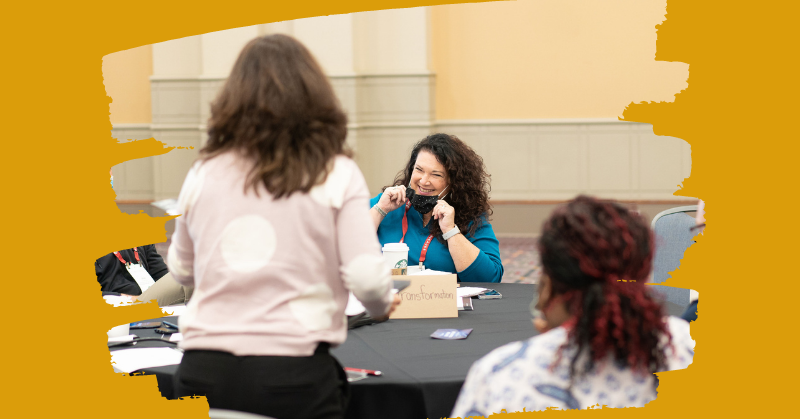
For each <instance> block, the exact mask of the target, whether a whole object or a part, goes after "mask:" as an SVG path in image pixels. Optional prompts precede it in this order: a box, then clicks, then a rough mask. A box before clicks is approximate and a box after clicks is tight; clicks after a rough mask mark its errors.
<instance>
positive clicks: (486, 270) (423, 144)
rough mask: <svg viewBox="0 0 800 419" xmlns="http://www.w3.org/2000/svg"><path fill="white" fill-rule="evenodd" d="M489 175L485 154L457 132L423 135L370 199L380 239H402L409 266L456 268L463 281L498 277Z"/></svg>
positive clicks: (481, 280)
mask: <svg viewBox="0 0 800 419" xmlns="http://www.w3.org/2000/svg"><path fill="white" fill-rule="evenodd" d="M489 177H490V176H489V174H488V173H486V168H485V167H484V165H483V159H482V158H481V157H480V156H479V155H478V154H477V153H475V151H474V150H472V148H470V147H469V146H468V145H466V144H464V142H463V141H461V140H460V139H458V137H456V136H454V135H448V134H433V135H430V136H428V137H426V138H425V139H423V140H422V141H420V142H418V143H417V144H416V145H415V146H414V148H413V150H412V151H411V157H410V158H409V160H408V164H406V167H405V168H404V169H403V170H402V171H400V172H399V173H398V174H397V176H396V177H395V180H394V183H393V186H390V187H386V188H384V191H383V193H382V194H380V195H378V196H376V197H374V198H372V200H371V201H370V205H372V209H371V210H370V214H371V215H372V220H373V222H374V223H375V227H376V228H377V230H378V240H379V241H380V242H381V244H385V243H398V242H402V243H406V244H407V245H408V248H409V251H408V265H409V266H416V265H423V264H424V267H425V268H426V269H433V270H437V271H444V272H455V273H457V274H458V280H459V281H462V282H500V279H502V277H503V265H502V263H501V261H500V249H499V243H498V241H497V237H496V236H495V234H494V231H493V230H492V225H491V224H489V217H490V216H491V214H492V208H491V206H490V204H489V191H490V189H491V187H490V185H489ZM434 238H435V239H436V240H434Z"/></svg>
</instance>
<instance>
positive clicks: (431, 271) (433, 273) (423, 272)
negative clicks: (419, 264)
mask: <svg viewBox="0 0 800 419" xmlns="http://www.w3.org/2000/svg"><path fill="white" fill-rule="evenodd" d="M452 274H453V273H452V272H442V271H434V270H433V269H425V270H424V271H416V272H414V273H411V272H409V273H408V275H452Z"/></svg>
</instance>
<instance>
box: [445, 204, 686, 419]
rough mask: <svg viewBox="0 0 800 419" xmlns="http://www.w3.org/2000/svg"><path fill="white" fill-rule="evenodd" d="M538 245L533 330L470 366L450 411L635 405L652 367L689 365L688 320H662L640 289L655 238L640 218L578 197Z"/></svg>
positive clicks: (652, 392)
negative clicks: (539, 276) (539, 269)
mask: <svg viewBox="0 0 800 419" xmlns="http://www.w3.org/2000/svg"><path fill="white" fill-rule="evenodd" d="M539 251H540V253H541V257H542V266H543V268H544V275H543V276H542V279H541V281H540V282H539V292H538V299H537V300H536V301H535V306H534V304H531V305H532V306H534V307H535V308H533V307H532V310H533V311H535V312H536V313H535V315H536V316H537V318H536V319H535V320H534V325H535V326H536V328H537V329H538V330H539V332H540V334H539V335H538V336H535V337H533V338H531V339H528V340H526V341H522V342H515V343H511V344H508V345H505V346H502V347H500V348H498V349H495V350H494V351H492V352H490V353H489V354H488V355H486V356H485V357H483V358H482V359H481V360H479V361H478V362H476V363H475V364H474V365H473V366H472V368H471V369H470V372H469V375H468V377H467V380H466V382H465V383H464V386H463V388H462V390H461V394H460V395H459V398H458V401H457V402H456V406H455V409H454V411H453V414H452V415H451V417H462V418H466V417H470V416H484V417H488V416H489V415H490V414H492V413H493V412H499V411H500V410H502V409H506V410H507V411H509V412H514V411H522V410H523V409H525V410H527V411H531V410H545V409H547V408H548V407H558V408H562V409H585V408H588V407H591V406H596V405H598V404H599V405H600V406H610V407H641V406H644V405H645V404H646V403H648V402H650V401H652V400H654V399H655V397H656V386H657V385H658V380H657V378H656V377H655V376H654V375H653V373H655V372H659V371H666V370H675V369H682V368H686V367H687V366H688V365H689V364H690V363H691V362H692V357H693V355H694V352H693V351H694V341H693V340H692V338H691V336H690V335H689V324H688V323H686V322H685V321H683V320H681V319H679V318H677V317H669V318H665V317H663V313H662V308H661V306H660V305H659V304H658V303H657V302H656V301H654V300H653V299H652V298H651V297H650V295H649V293H648V291H647V289H646V285H645V281H646V280H647V277H648V275H649V273H650V269H651V263H652V260H653V239H652V234H651V232H650V229H649V227H648V225H647V223H646V222H645V221H644V220H643V219H642V218H641V217H640V216H639V215H637V214H634V213H632V212H630V211H628V210H627V209H626V208H624V207H622V206H621V205H618V204H615V203H612V202H608V201H600V200H597V199H594V198H589V197H585V196H581V197H578V198H576V199H574V200H573V201H571V202H569V203H568V204H566V205H565V206H562V207H560V208H558V209H557V210H556V211H555V212H554V213H553V215H551V216H550V218H549V219H548V220H547V221H546V222H545V223H544V227H543V229H542V235H541V238H540V239H539Z"/></svg>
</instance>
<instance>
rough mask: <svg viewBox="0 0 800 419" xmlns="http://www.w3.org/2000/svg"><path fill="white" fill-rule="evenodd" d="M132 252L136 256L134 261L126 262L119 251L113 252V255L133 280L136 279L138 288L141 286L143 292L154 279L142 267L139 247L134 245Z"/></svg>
mask: <svg viewBox="0 0 800 419" xmlns="http://www.w3.org/2000/svg"><path fill="white" fill-rule="evenodd" d="M133 254H134V256H136V263H131V262H126V261H125V259H123V258H122V255H120V254H119V252H114V256H116V257H117V259H119V261H120V262H122V264H123V265H124V266H125V269H126V270H127V271H128V273H129V274H130V275H131V277H133V280H134V281H136V284H137V285H139V288H141V290H142V292H145V290H147V289H148V288H150V287H151V286H152V285H153V284H155V283H156V281H155V280H154V279H153V277H152V276H150V273H148V272H147V270H145V269H144V266H142V263H141V262H142V261H141V260H140V259H139V249H137V248H135V247H134V248H133Z"/></svg>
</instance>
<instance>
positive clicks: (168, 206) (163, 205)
mask: <svg viewBox="0 0 800 419" xmlns="http://www.w3.org/2000/svg"><path fill="white" fill-rule="evenodd" d="M150 205H152V206H154V207H156V208H160V209H162V210H164V212H166V213H167V214H169V215H178V200H177V199H175V198H170V199H162V200H161V201H156V202H153V203H151V204H150Z"/></svg>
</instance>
